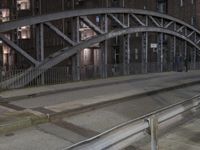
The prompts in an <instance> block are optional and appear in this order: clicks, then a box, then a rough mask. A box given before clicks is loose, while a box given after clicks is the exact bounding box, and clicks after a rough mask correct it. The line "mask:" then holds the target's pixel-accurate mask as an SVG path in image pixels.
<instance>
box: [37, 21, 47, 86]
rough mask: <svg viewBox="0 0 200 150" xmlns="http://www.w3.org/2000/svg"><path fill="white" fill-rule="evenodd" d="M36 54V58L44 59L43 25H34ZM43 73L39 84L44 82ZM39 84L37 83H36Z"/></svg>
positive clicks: (40, 60)
mask: <svg viewBox="0 0 200 150" xmlns="http://www.w3.org/2000/svg"><path fill="white" fill-rule="evenodd" d="M36 55H37V60H38V61H39V62H42V61H43V60H44V25H43V24H42V23H41V24H38V25H36ZM44 80H45V79H44V74H41V81H40V82H41V84H42V85H43V84H44V82H45V81H44ZM38 84H39V83H38Z"/></svg>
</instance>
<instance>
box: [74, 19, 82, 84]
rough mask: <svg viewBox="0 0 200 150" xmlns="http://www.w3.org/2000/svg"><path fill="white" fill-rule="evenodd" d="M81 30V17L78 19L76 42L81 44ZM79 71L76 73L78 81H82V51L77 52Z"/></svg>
mask: <svg viewBox="0 0 200 150" xmlns="http://www.w3.org/2000/svg"><path fill="white" fill-rule="evenodd" d="M79 29H80V19H79V17H77V18H76V29H75V30H76V42H77V43H79V42H80V32H79ZM76 57H77V71H76V74H77V80H80V78H81V77H80V65H81V62H80V58H81V51H78V52H77V56H76Z"/></svg>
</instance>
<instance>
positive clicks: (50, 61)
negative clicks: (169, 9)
mask: <svg viewBox="0 0 200 150" xmlns="http://www.w3.org/2000/svg"><path fill="white" fill-rule="evenodd" d="M139 32H140V33H141V32H157V33H165V34H169V35H172V36H176V37H177V38H180V39H182V40H185V41H187V42H188V43H190V44H191V45H193V46H194V47H195V48H196V49H197V50H198V51H200V47H199V46H198V45H196V43H195V42H194V41H192V40H191V39H188V38H187V37H186V36H184V35H182V34H180V33H177V32H175V31H172V30H169V29H164V28H158V27H138V28H126V29H121V30H116V31H111V32H109V33H106V34H102V35H98V36H97V37H94V38H92V39H88V40H86V41H83V42H81V43H79V44H77V45H76V46H74V47H72V48H64V49H62V50H60V51H58V52H56V53H55V54H53V55H52V56H51V57H49V58H47V59H46V60H44V61H43V62H41V64H40V65H38V66H37V67H36V68H34V69H36V70H37V69H38V70H39V71H37V72H34V74H33V73H32V72H31V70H30V71H29V72H26V74H24V76H23V75H21V76H20V77H19V78H17V77H16V78H15V79H16V80H15V81H14V83H13V84H14V85H15V87H23V86H24V85H26V84H28V83H29V82H31V81H32V80H33V79H34V78H36V77H37V76H38V75H40V74H41V73H43V72H45V71H46V70H48V69H49V68H51V67H53V66H55V65H57V64H58V63H60V62H62V61H63V60H65V59H67V58H69V57H71V56H73V55H75V54H77V52H79V51H80V50H82V49H84V48H87V47H90V46H91V45H94V44H96V43H100V42H103V41H105V40H108V39H111V38H114V37H117V36H121V35H126V34H133V33H139ZM24 78H25V79H29V80H26V82H23V84H20V83H21V82H20V80H23V81H24ZM15 82H16V83H15ZM17 83H18V86H16V85H17ZM10 86H11V87H12V84H10Z"/></svg>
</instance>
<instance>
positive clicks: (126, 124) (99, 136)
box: [63, 95, 200, 150]
mask: <svg viewBox="0 0 200 150" xmlns="http://www.w3.org/2000/svg"><path fill="white" fill-rule="evenodd" d="M195 99H199V100H198V103H196V105H193V106H192V107H191V108H189V109H192V108H195V107H197V106H199V105H200V95H196V96H193V97H192V98H190V99H187V100H185V101H182V102H178V103H176V104H172V105H170V106H167V107H165V108H162V109H159V110H156V111H153V112H151V113H149V114H146V115H143V116H141V117H138V118H136V119H133V120H130V121H127V122H125V123H122V124H120V125H118V126H115V127H113V128H111V129H109V130H107V131H105V132H103V133H101V134H98V135H96V136H94V137H92V138H89V139H86V140H84V141H81V142H78V143H76V144H74V145H72V146H70V147H67V148H64V149H63V150H70V149H74V148H76V147H78V146H80V145H83V144H87V143H89V142H92V141H94V140H96V139H99V138H101V137H102V136H105V135H107V134H109V133H111V132H113V131H115V130H117V129H120V128H123V127H125V126H128V125H130V124H132V123H136V122H138V121H142V120H146V119H148V118H150V117H151V116H155V115H158V114H159V113H162V112H165V111H167V110H170V109H173V108H175V107H177V106H181V105H184V104H186V103H188V102H192V100H195ZM187 110H188V109H186V110H184V111H182V112H180V113H183V112H186V111H187ZM180 113H178V112H177V114H174V115H172V116H174V117H175V116H177V115H179V114H180ZM170 118H171V117H169V118H168V119H160V120H159V121H160V123H162V122H164V121H166V120H169V119H170Z"/></svg>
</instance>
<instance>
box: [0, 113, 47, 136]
mask: <svg viewBox="0 0 200 150" xmlns="http://www.w3.org/2000/svg"><path fill="white" fill-rule="evenodd" d="M46 122H49V119H48V118H47V117H45V116H44V117H38V116H34V115H32V116H27V117H23V118H20V119H18V120H16V121H11V122H9V123H5V124H2V125H0V135H2V134H4V135H5V134H9V133H11V132H14V131H17V130H20V129H24V128H28V127H31V126H33V125H38V124H41V123H46Z"/></svg>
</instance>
